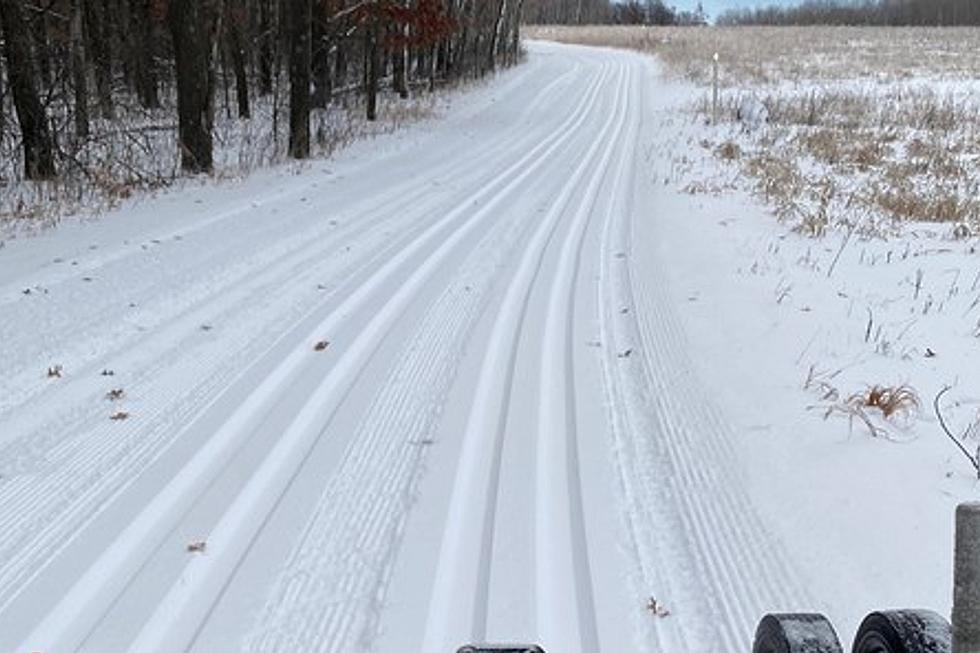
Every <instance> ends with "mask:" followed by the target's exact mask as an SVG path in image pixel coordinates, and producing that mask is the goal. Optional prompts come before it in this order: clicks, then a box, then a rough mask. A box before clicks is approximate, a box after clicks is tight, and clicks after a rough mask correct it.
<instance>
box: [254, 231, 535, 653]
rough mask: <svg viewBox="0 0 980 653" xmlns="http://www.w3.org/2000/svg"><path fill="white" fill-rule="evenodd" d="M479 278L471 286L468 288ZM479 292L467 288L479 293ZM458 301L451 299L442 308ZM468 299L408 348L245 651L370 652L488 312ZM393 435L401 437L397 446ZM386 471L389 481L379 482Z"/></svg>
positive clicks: (423, 329) (487, 269) (438, 314)
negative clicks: (356, 647)
mask: <svg viewBox="0 0 980 653" xmlns="http://www.w3.org/2000/svg"><path fill="white" fill-rule="evenodd" d="M510 229H511V230H513V227H510ZM526 229H527V227H526V226H525V227H524V230H526ZM524 230H522V233H523V231H524ZM504 249H505V250H507V249H509V247H505V248H504ZM476 251H477V254H475V255H472V256H471V259H472V260H471V261H470V262H469V263H468V265H469V266H473V267H475V268H476V269H477V270H482V272H483V274H484V278H483V282H482V283H483V284H488V283H489V282H490V281H491V278H490V275H492V273H493V270H492V267H493V262H492V261H491V263H490V265H489V266H488V265H487V261H485V260H483V259H484V257H485V256H486V254H484V253H485V252H487V251H497V252H500V249H499V248H493V247H487V246H484V245H483V244H481V245H479V246H478V247H477V248H476ZM472 274H473V273H472V272H470V273H466V274H464V275H463V276H464V278H466V279H469V278H471V275H472ZM457 285H458V284H457ZM481 285H482V284H481V283H480V282H471V283H469V284H467V286H468V287H472V288H479V287H480V286H481ZM452 296H453V293H452V292H451V291H447V292H446V293H445V294H444V295H443V297H442V298H441V300H440V302H444V301H450V300H451V299H452ZM466 297H467V299H469V300H470V301H469V302H468V304H469V306H470V310H469V311H468V312H467V311H466V309H465V307H459V309H458V310H457V311H456V312H455V314H454V315H452V316H446V315H444V314H443V313H442V310H444V309H441V306H440V305H439V304H438V303H437V305H435V306H434V307H433V309H432V310H431V311H430V314H429V316H430V317H429V319H427V320H426V321H425V322H423V324H422V325H421V326H420V327H419V328H418V329H417V336H416V339H417V340H416V343H413V344H412V345H410V346H409V347H408V351H410V352H411V353H410V354H409V355H408V356H405V357H403V359H402V360H401V361H400V363H399V365H397V366H396V368H395V370H394V371H393V373H392V378H391V379H390V380H389V382H388V383H387V384H386V385H385V387H384V388H382V390H381V392H380V393H379V395H378V396H377V397H376V398H375V401H374V402H373V404H372V407H371V409H369V411H368V414H367V416H366V418H365V421H364V422H362V425H361V427H360V428H359V432H358V434H357V435H355V437H354V438H353V440H352V446H351V447H350V448H349V450H348V452H347V453H346V454H345V455H344V461H343V463H342V464H341V465H340V470H339V471H338V472H337V474H336V475H335V476H334V477H333V478H332V480H331V482H330V483H329V485H328V487H327V488H326V489H325V491H324V493H323V495H322V499H321V501H320V503H319V504H318V506H317V509H316V511H315V513H314V516H313V517H312V518H311V520H310V522H309V523H308V524H307V526H306V529H305V531H304V534H303V535H302V536H301V538H300V541H299V543H298V544H297V546H296V547H295V548H294V550H293V554H292V555H291V557H290V560H289V562H288V564H287V565H286V567H285V569H284V570H283V572H282V575H281V576H280V579H279V583H278V584H277V586H276V588H275V589H274V590H273V591H272V592H271V593H270V595H269V598H268V600H267V601H266V606H265V608H264V610H263V615H262V617H261V619H260V624H259V626H258V627H257V628H256V629H255V631H254V632H253V633H252V635H251V636H250V638H249V640H248V645H247V647H246V648H247V650H250V651H256V652H258V651H263V652H266V651H269V652H271V651H292V650H297V649H302V650H322V651H341V650H350V647H351V646H352V645H353V644H354V642H359V643H361V644H362V645H363V646H364V647H367V646H369V642H370V641H372V636H373V628H374V627H375V626H374V624H375V623H376V619H377V618H378V616H379V611H380V607H381V604H382V602H383V600H384V596H385V592H384V588H385V586H386V583H387V576H388V573H389V572H390V569H391V566H392V564H393V562H394V557H395V554H396V553H397V551H398V544H399V541H400V538H399V534H400V532H401V529H402V527H403V523H404V519H405V518H406V517H407V510H408V508H407V505H408V503H409V502H410V500H411V496H412V493H413V489H412V488H413V487H414V485H415V483H416V482H417V480H418V474H419V473H420V472H421V469H420V466H421V465H422V464H423V462H424V460H425V450H426V447H425V446H424V443H423V442H421V439H422V438H423V437H424V435H425V434H426V433H428V432H429V431H430V429H432V428H433V422H434V421H435V417H436V416H437V412H438V411H437V407H438V406H441V404H442V402H443V399H444V397H445V395H446V393H448V389H449V386H450V385H451V381H452V379H453V376H454V372H455V369H454V366H453V365H454V362H455V361H456V359H457V358H458V356H459V355H460V353H459V351H460V350H461V349H462V347H463V345H464V343H465V342H466V339H467V334H468V332H469V330H470V329H471V328H472V326H473V322H474V321H475V319H476V318H477V317H478V315H479V314H480V312H481V311H482V308H480V309H478V310H474V309H477V307H478V306H479V302H477V301H476V300H477V299H478V296H477V295H476V294H475V293H467V295H466ZM447 324H448V325H449V328H447ZM419 341H423V342H431V344H428V345H421V344H418V342H419ZM453 352H457V353H456V354H455V356H454V355H453ZM424 372H427V373H426V374H424V375H423V373H424ZM406 375H408V376H409V378H404V377H405V376H406ZM423 376H424V378H423ZM420 387H421V388H428V390H427V391H426V392H424V393H421V394H423V395H426V396H430V397H432V398H430V399H429V401H428V402H424V401H423V402H421V405H419V400H418V399H416V400H415V403H412V402H411V400H412V399H413V397H415V395H418V394H420V391H419V390H418V388H420ZM433 388H437V389H433ZM426 411H428V413H431V414H429V415H426V414H425V413H426ZM406 413H407V415H406ZM406 423H408V424H410V426H408V427H406V426H405V425H406ZM393 433H397V434H398V437H397V438H393V437H392V434H393ZM413 441H414V442H415V443H417V444H415V445H414V446H413ZM378 469H384V470H391V471H390V472H389V473H387V474H384V475H383V476H379V475H378V474H377V470H378ZM365 558H367V561H366V562H365ZM338 561H339V563H338Z"/></svg>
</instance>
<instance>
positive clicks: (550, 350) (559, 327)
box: [534, 66, 639, 653]
mask: <svg viewBox="0 0 980 653" xmlns="http://www.w3.org/2000/svg"><path fill="white" fill-rule="evenodd" d="M632 77H633V68H632V66H630V67H627V68H626V70H625V71H624V74H623V78H622V81H621V82H620V83H619V84H618V88H619V90H618V93H617V99H618V102H617V107H616V110H615V111H614V112H613V116H614V117H613V121H614V124H615V125H616V129H615V133H614V134H613V136H612V137H611V138H610V139H609V146H608V147H607V148H606V149H605V151H604V152H603V153H602V155H601V158H600V160H599V162H598V163H597V166H596V169H595V172H594V173H593V175H592V178H591V179H590V181H589V184H588V186H587V187H586V189H585V192H584V197H583V199H582V200H581V201H580V203H579V204H578V210H577V211H576V213H575V214H574V216H573V218H572V224H571V226H570V228H569V230H568V234H567V236H566V237H565V241H564V243H562V248H561V252H560V258H559V261H558V268H557V270H556V272H555V276H554V278H553V281H552V286H551V290H550V294H549V298H548V307H547V316H546V321H545V327H544V335H543V342H542V345H541V361H540V365H541V374H540V376H539V387H538V396H539V398H540V407H539V409H538V427H537V432H536V434H535V435H536V438H537V441H538V447H537V454H536V456H535V462H536V472H535V479H536V488H535V519H534V525H535V532H534V543H535V556H534V565H535V572H536V573H535V589H534V595H535V602H536V605H537V615H536V617H537V630H538V635H539V637H540V640H539V641H540V643H541V644H543V645H544V646H545V647H546V648H547V649H549V650H556V651H565V652H566V653H598V651H599V650H600V635H599V627H598V624H597V623H596V616H595V598H594V596H593V589H592V571H591V569H590V559H589V549H588V541H587V538H586V525H585V517H584V508H583V505H582V479H581V473H580V469H579V464H580V463H579V450H578V435H579V434H578V427H577V424H576V408H575V403H576V400H577V399H578V396H577V394H576V383H575V379H576V377H577V374H576V370H575V363H574V356H573V340H574V334H575V325H574V321H573V320H574V316H575V295H576V293H575V290H576V287H577V282H578V281H579V269H580V267H581V261H582V248H583V245H584V242H585V235H586V233H587V231H588V229H589V226H590V223H591V221H592V219H593V217H594V215H595V213H596V210H597V208H598V207H599V205H600V190H601V188H602V187H603V184H604V183H606V182H608V181H613V182H615V176H613V177H611V178H610V176H609V175H610V173H611V172H612V171H613V167H612V166H611V165H610V164H611V161H612V159H613V155H614V154H615V152H616V150H617V149H620V150H628V149H629V146H630V144H629V140H628V139H624V138H623V135H624V133H626V132H627V131H628V130H629V131H632V129H631V128H630V127H631V125H632V123H635V121H636V116H638V115H639V114H638V113H635V114H634V115H633V117H632V118H631V117H630V111H629V110H630V108H632V103H631V101H630V100H631V93H630V91H631V90H632V84H631V83H630V82H631V79H632ZM628 125H629V126H630V127H628ZM619 172H620V174H621V173H622V170H620V171H619ZM614 198H615V195H610V196H608V197H607V198H606V201H607V202H613V201H615V200H614Z"/></svg>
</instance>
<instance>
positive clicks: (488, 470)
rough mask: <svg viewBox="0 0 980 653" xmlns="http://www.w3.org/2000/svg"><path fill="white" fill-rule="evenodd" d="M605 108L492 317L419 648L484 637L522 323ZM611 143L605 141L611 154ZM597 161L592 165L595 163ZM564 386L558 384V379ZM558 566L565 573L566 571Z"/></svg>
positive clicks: (432, 651)
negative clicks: (506, 431) (502, 461)
mask: <svg viewBox="0 0 980 653" xmlns="http://www.w3.org/2000/svg"><path fill="white" fill-rule="evenodd" d="M617 68H618V75H616V78H618V79H619V80H620V81H619V82H616V83H615V84H614V88H615V89H616V92H617V95H616V100H615V103H616V107H617V110H618V108H619V105H620V103H621V101H622V99H623V98H622V92H621V91H622V88H621V87H622V82H621V79H622V77H623V75H624V71H623V67H622V65H620V66H617ZM616 117H617V111H614V112H611V113H610V115H609V116H608V117H607V118H606V120H605V121H604V124H603V128H602V131H601V134H600V136H599V137H597V138H596V139H594V141H593V143H592V146H591V148H590V150H589V152H588V153H587V154H586V155H585V156H583V157H582V159H581V162H580V163H579V165H578V167H577V168H576V170H575V171H574V172H573V173H572V174H571V175H570V177H569V180H568V182H567V183H566V185H565V186H564V188H563V189H562V191H561V192H560V193H559V195H558V197H557V198H556V200H555V201H554V202H553V204H552V207H551V210H550V211H549V214H548V215H546V216H545V217H544V218H542V219H541V222H540V223H539V226H538V228H537V230H536V231H535V234H534V235H533V236H532V237H531V239H530V240H529V242H528V245H527V247H526V248H525V250H524V252H523V255H522V258H521V261H520V263H519V264H518V267H517V271H516V273H515V274H514V277H513V278H512V280H511V282H510V284H509V286H508V288H507V291H506V294H505V296H504V299H503V300H502V303H501V306H500V308H499V309H498V313H497V319H496V320H495V322H494V326H493V331H492V333H491V335H490V339H489V343H488V345H487V350H486V354H485V358H484V360H483V363H482V365H481V374H480V378H479V382H478V385H477V387H476V389H475V391H474V395H475V400H474V404H473V406H472V407H471V409H470V416H469V419H468V421H467V426H466V428H465V431H464V435H463V442H462V451H461V453H460V462H459V466H458V468H457V471H456V476H455V483H454V485H453V491H452V497H451V502H450V506H449V512H448V515H447V518H446V526H445V531H444V533H443V539H442V545H441V548H440V554H439V562H438V567H437V571H436V576H435V583H434V586H433V590H432V597H431V598H430V604H429V611H428V620H427V624H426V627H425V634H424V640H423V646H422V651H423V653H436V652H441V651H446V650H453V648H454V647H455V646H458V645H459V643H460V642H466V641H482V640H484V639H485V638H486V627H487V610H488V601H489V596H488V592H489V582H488V579H489V573H490V565H491V556H492V551H491V550H492V542H493V533H494V516H495V512H496V497H497V492H498V487H497V486H498V483H499V471H500V459H501V453H502V449H503V443H504V439H505V434H504V432H503V431H504V423H505V421H506V416H507V413H508V410H509V403H510V402H509V393H510V389H511V386H512V383H513V374H514V368H515V365H516V354H517V347H518V343H519V341H520V336H521V332H522V329H521V326H522V323H523V321H524V318H525V315H526V313H527V310H528V302H529V300H530V295H531V290H532V288H533V287H534V285H535V283H536V281H537V278H538V275H539V273H540V269H541V264H542V262H543V260H544V255H545V251H546V249H547V248H548V246H549V243H550V242H551V241H552V238H553V236H554V234H555V232H556V230H557V229H558V228H559V226H560V224H561V222H562V217H563V214H564V212H565V210H566V209H567V207H568V204H569V202H570V200H571V198H572V196H573V194H574V192H575V190H576V188H577V186H578V185H579V184H580V183H581V182H582V179H583V178H584V175H585V173H586V171H588V170H589V168H590V166H592V165H593V162H594V159H595V155H596V152H597V151H598V150H599V149H600V145H601V144H602V142H603V140H604V138H605V136H606V135H608V133H609V132H610V131H611V130H612V128H613V127H614V125H615V122H616ZM613 145H614V141H613V144H610V145H607V150H608V151H611V149H612V147H613ZM600 165H601V164H598V163H597V164H596V167H597V168H598V167H600ZM563 387H564V384H563ZM564 571H566V572H567V571H568V570H567V569H566V570H564Z"/></svg>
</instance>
